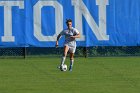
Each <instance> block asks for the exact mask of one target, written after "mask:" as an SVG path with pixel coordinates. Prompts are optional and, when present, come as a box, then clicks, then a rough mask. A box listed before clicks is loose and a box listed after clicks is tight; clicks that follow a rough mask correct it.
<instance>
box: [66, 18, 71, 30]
mask: <svg viewBox="0 0 140 93" xmlns="http://www.w3.org/2000/svg"><path fill="white" fill-rule="evenodd" d="M66 24H67V27H68V28H69V29H70V28H71V27H72V20H71V19H66Z"/></svg>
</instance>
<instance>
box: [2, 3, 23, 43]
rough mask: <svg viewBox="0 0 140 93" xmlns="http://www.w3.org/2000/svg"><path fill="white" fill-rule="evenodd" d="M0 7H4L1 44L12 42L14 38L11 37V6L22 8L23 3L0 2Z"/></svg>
mask: <svg viewBox="0 0 140 93" xmlns="http://www.w3.org/2000/svg"><path fill="white" fill-rule="evenodd" d="M0 6H4V36H2V42H14V41H15V37H14V36H12V6H19V8H21V9H23V8H24V1H0Z"/></svg>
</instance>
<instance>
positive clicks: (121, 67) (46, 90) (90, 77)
mask: <svg viewBox="0 0 140 93" xmlns="http://www.w3.org/2000/svg"><path fill="white" fill-rule="evenodd" d="M59 61H60V59H59V58H52V57H51V58H27V59H25V60H24V59H12V58H11V59H0V93H140V58H139V57H130V58H129V57H97V58H87V59H85V58H75V64H74V68H73V71H72V72H69V71H66V72H61V71H60V70H58V69H57V66H58V64H59ZM66 64H67V65H69V60H68V59H67V60H66Z"/></svg>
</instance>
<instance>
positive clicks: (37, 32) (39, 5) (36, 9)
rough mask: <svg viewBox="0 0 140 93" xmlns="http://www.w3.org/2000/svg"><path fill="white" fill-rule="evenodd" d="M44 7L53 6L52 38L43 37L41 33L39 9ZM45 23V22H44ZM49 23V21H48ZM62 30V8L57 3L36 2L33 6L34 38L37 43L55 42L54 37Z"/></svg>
mask: <svg viewBox="0 0 140 93" xmlns="http://www.w3.org/2000/svg"><path fill="white" fill-rule="evenodd" d="M44 6H53V7H54V8H55V22H56V24H55V29H56V33H55V34H54V35H53V36H44V35H43V34H42V33H41V31H42V30H41V9H42V8H43V7H44ZM46 21H47V20H46ZM50 21H51V20H50ZM62 30H63V7H62V6H61V4H59V3H58V2H57V1H38V2H37V4H36V5H35V6H34V36H35V37H36V38H37V39H38V40H39V41H56V35H58V34H59V33H60V31H62Z"/></svg>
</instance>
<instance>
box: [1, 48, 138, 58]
mask: <svg viewBox="0 0 140 93" xmlns="http://www.w3.org/2000/svg"><path fill="white" fill-rule="evenodd" d="M62 53H63V48H61V47H59V48H52V47H50V48H44V47H27V48H24V47H22V48H21V47H16V48H0V58H7V57H15V58H20V57H21V58H25V57H59V56H62ZM75 56H76V57H108V56H140V47H139V46H131V47H127V46H121V47H114V46H110V47H109V46H102V47H101V46H96V47H78V48H77V50H76V53H75Z"/></svg>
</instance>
